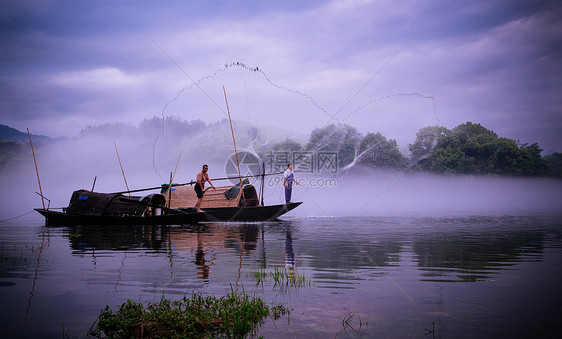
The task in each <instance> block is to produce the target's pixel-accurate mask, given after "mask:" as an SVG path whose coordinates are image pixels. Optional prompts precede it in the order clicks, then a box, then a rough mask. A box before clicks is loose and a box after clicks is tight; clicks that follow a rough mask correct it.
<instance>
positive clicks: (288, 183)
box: [283, 163, 300, 204]
mask: <svg viewBox="0 0 562 339" xmlns="http://www.w3.org/2000/svg"><path fill="white" fill-rule="evenodd" d="M293 181H294V182H295V184H297V185H300V184H299V182H298V181H297V179H295V175H294V174H293V164H292V163H289V164H288V165H287V169H286V170H285V173H283V183H284V185H285V202H286V203H287V204H288V203H290V202H291V193H292V191H293Z"/></svg>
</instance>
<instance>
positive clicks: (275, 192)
mask: <svg viewBox="0 0 562 339" xmlns="http://www.w3.org/2000/svg"><path fill="white" fill-rule="evenodd" d="M227 126H228V125H226V124H219V125H217V126H216V128H215V129H213V130H215V131H216V135H208V134H207V135H201V134H193V133H192V134H188V136H186V137H184V138H183V139H181V140H178V139H175V138H172V137H170V135H168V136H167V134H166V133H161V131H160V130H158V129H155V131H154V135H150V136H146V135H145V136H136V137H133V138H131V137H130V136H125V134H126V133H119V131H117V132H116V133H115V134H114V135H111V136H107V135H96V134H95V133H86V134H84V135H82V136H80V137H78V138H75V139H72V140H70V141H61V142H58V143H53V144H49V145H44V146H41V145H39V146H38V147H37V149H36V155H37V165H38V169H39V175H40V179H41V184H42V191H43V194H44V196H45V197H47V198H48V199H50V200H51V201H50V203H49V202H46V205H47V206H49V205H50V207H59V208H60V207H66V206H67V205H68V201H69V199H70V196H71V193H72V192H73V191H74V190H77V189H92V187H93V185H94V180H95V191H98V192H119V191H125V190H127V186H126V184H125V180H124V177H123V173H122V170H123V172H124V173H125V178H126V180H127V185H128V187H129V189H131V190H134V189H140V188H147V187H158V186H160V185H161V184H163V183H168V182H169V180H170V175H173V176H174V179H173V181H174V182H175V183H186V182H189V181H191V180H194V179H195V177H196V174H197V172H198V171H199V170H200V169H201V166H202V164H208V165H209V174H210V176H211V178H223V177H226V176H232V175H233V174H234V175H235V174H236V173H233V170H232V169H233V168H234V167H232V159H231V158H229V157H230V156H231V155H232V154H233V148H232V146H231V141H232V139H229V133H228V132H229V131H228V129H227ZM249 134H251V133H248V134H246V135H243V134H242V133H241V134H240V135H239V139H238V140H239V141H240V142H239V145H241V146H239V148H238V151H239V152H240V153H244V152H246V153H251V152H253V151H254V147H258V146H259V144H260V143H262V142H266V141H267V140H269V139H270V138H269V139H268V136H266V135H261V136H259V137H257V138H254V137H255V136H252V135H249ZM218 136H222V137H220V138H219V137H218ZM248 137H251V138H252V140H254V143H253V144H252V143H251V142H248V140H246V139H245V138H248ZM116 147H117V150H118V152H119V155H120V159H121V165H122V167H123V168H122V170H121V166H120V164H119V161H118V158H117V154H116V153H117V152H116ZM263 161H264V162H267V161H268V160H267V159H263ZM229 162H230V167H229V166H228V165H229ZM229 168H230V169H229ZM277 170H279V169H278V168H273V167H271V168H270V166H267V168H266V172H271V171H277ZM242 174H243V175H244V174H248V168H247V166H246V167H245V166H244V165H243V166H242ZM296 177H297V180H299V181H300V182H301V183H302V185H301V186H295V187H294V188H293V199H292V200H293V201H302V202H303V205H302V206H300V207H299V208H297V209H296V210H294V211H293V212H291V213H289V214H288V215H287V216H286V217H287V218H291V217H330V216H385V215H411V216H416V215H420V216H421V215H436V214H437V215H459V214H462V215H466V214H474V215H483V214H484V215H486V214H521V213H525V214H528V213H554V212H559V211H562V181H561V180H554V179H544V178H509V177H479V176H437V175H430V174H425V173H408V172H385V171H380V170H377V169H371V170H369V171H356V170H353V169H351V170H349V171H345V172H344V171H339V172H338V173H335V174H334V175H333V176H325V175H324V174H322V176H321V175H316V174H314V173H301V172H297V173H296ZM214 184H215V185H216V186H223V185H231V184H232V182H231V181H229V180H224V181H218V180H217V181H215V182H214ZM254 184H255V185H256V187H257V188H258V190H259V189H260V188H259V186H260V182H259V181H254ZM283 190H284V189H283V185H282V176H281V175H274V176H268V177H266V178H265V194H264V200H265V204H266V205H272V204H281V203H284V192H283ZM0 192H1V193H2V196H3V198H4V199H3V202H2V204H0V220H5V219H9V218H13V217H17V216H21V215H24V214H26V216H25V217H26V218H30V217H33V218H40V216H39V215H38V214H37V213H35V212H33V213H29V212H30V211H32V209H33V208H36V207H41V206H42V202H41V198H40V197H39V195H37V194H36V193H35V192H39V187H38V183H37V176H36V173H35V167H34V162H33V158H32V157H31V150H30V152H29V157H28V160H27V161H24V162H21V163H19V164H17V165H14V166H12V167H11V168H8V169H4V170H3V172H2V175H1V176H0ZM147 193H148V192H140V193H135V194H136V195H144V194H147ZM27 213H29V214H27Z"/></svg>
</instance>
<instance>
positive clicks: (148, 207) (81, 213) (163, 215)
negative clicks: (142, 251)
mask: <svg viewBox="0 0 562 339" xmlns="http://www.w3.org/2000/svg"><path fill="white" fill-rule="evenodd" d="M165 203H166V199H165V198H164V196H163V195H162V194H150V195H147V196H144V197H137V196H125V195H123V194H121V193H98V192H90V191H87V190H78V191H74V192H73V193H72V197H71V198H70V203H69V204H68V207H66V208H63V209H62V211H54V210H51V209H40V208H36V209H35V210H36V211H37V212H39V213H41V215H43V216H44V217H45V223H46V224H47V225H185V224H194V223H198V222H199V221H202V220H203V219H204V217H205V215H204V213H200V212H199V213H197V212H195V211H181V210H175V209H171V208H167V207H166V206H165Z"/></svg>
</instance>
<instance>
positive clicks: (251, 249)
mask: <svg viewBox="0 0 562 339" xmlns="http://www.w3.org/2000/svg"><path fill="white" fill-rule="evenodd" d="M560 220H562V219H560V218H555V217H552V218H548V217H540V218H526V217H513V218H511V217H498V218H494V217H467V218H386V219H385V218H363V219H362V218H325V219H318V218H317V219H307V218H301V219H295V220H290V221H283V222H266V223H234V224H228V223H205V224H201V225H195V226H167V227H163V226H127V227H123V226H115V227H110V226H87V227H86V226H72V227H57V228H54V227H43V226H39V225H33V226H27V227H7V226H4V225H1V224H0V232H1V233H2V234H3V237H2V239H1V240H2V241H1V242H0V245H1V249H0V292H2V294H1V297H2V300H3V302H4V304H5V306H6V307H5V308H4V311H3V312H2V316H3V318H4V319H7V320H6V323H7V324H13V325H11V326H12V327H11V329H10V330H9V331H8V333H11V334H14V335H8V336H6V337H20V336H18V335H15V334H16V333H19V332H18V331H20V329H23V328H26V326H29V324H33V326H35V327H36V328H38V329H44V328H45V326H44V323H45V322H49V323H52V324H55V323H56V324H59V323H60V320H61V319H65V323H66V321H67V319H72V320H73V322H74V324H73V326H72V332H73V333H74V334H75V336H80V333H85V332H86V331H87V329H88V328H89V327H90V326H91V324H92V322H93V321H94V320H95V318H96V317H97V315H98V314H99V309H100V307H103V306H104V305H105V304H111V305H118V304H120V303H122V302H124V301H125V300H126V299H128V298H133V299H135V300H142V301H147V300H158V299H159V298H161V296H162V295H166V296H167V297H169V296H172V297H174V298H175V297H180V296H182V295H186V294H189V293H192V292H201V293H204V294H214V295H217V296H220V295H224V293H227V292H228V291H230V288H231V287H232V286H234V287H238V286H243V287H244V288H246V291H249V290H250V289H252V288H254V286H256V282H255V279H253V278H252V273H253V272H255V271H258V270H260V269H267V270H268V271H272V270H273V269H274V268H283V267H285V268H286V269H288V270H290V271H292V272H295V271H296V269H297V268H298V270H299V274H304V275H305V276H306V279H307V280H308V281H312V282H313V284H312V286H311V287H310V288H308V287H307V288H303V289H297V290H291V291H290V292H291V293H287V294H282V293H281V294H280V293H278V292H279V291H278V290H273V289H271V288H268V286H267V283H266V287H265V288H261V289H259V290H258V288H257V287H256V288H255V289H252V293H254V292H255V293H259V294H260V295H262V294H263V295H265V298H266V299H270V300H274V299H276V298H279V299H282V298H285V299H286V300H283V301H286V302H287V303H288V304H290V306H291V307H294V308H295V309H296V310H298V312H295V314H294V315H292V319H291V325H290V326H289V325H287V326H285V325H281V324H277V325H279V326H285V327H284V330H285V331H286V332H282V331H283V330H279V329H278V328H277V327H275V326H272V328H271V329H270V331H271V332H267V330H265V332H264V334H267V333H273V334H274V335H273V336H275V333H285V334H286V333H289V332H287V331H292V332H291V333H299V334H300V333H301V331H304V332H302V333H306V334H309V335H307V336H314V335H316V336H322V337H330V336H331V337H333V336H334V334H335V333H338V330H339V329H338V328H337V327H338V325H339V324H340V323H341V320H342V318H343V317H344V316H345V314H347V312H358V313H357V314H358V315H361V317H362V318H363V317H364V318H368V319H369V322H370V324H372V326H371V325H370V326H369V329H368V331H371V330H372V331H376V333H375V332H366V333H367V334H366V336H367V337H376V336H381V337H384V336H385V334H386V336H388V335H389V333H390V336H393V334H395V333H396V334H397V335H396V337H412V336H416V335H417V334H419V331H420V330H421V331H422V333H423V329H424V328H428V326H430V325H431V323H432V322H433V321H437V324H438V325H439V326H441V329H443V328H445V326H448V328H447V330H448V331H449V332H448V333H447V334H448V336H450V337H458V334H461V336H462V334H464V333H468V332H466V331H467V330H468V331H470V330H472V331H473V332H478V333H482V331H483V328H484V327H485V326H488V328H490V329H493V330H496V329H503V328H509V326H511V325H513V324H519V323H523V321H519V320H525V319H528V318H529V317H530V315H529V314H530V313H532V314H531V315H532V316H533V317H534V318H532V319H533V322H532V323H533V324H540V325H546V326H548V325H549V324H550V320H549V321H546V320H544V319H553V318H556V317H555V316H556V315H559V311H557V310H558V309H559V307H555V306H557V305H562V304H561V303H560V302H562V301H561V300H560V297H558V296H559V295H562V294H561V293H559V292H560V288H559V279H558V278H557V274H558V276H559V275H560V274H562V272H561V271H560V268H559V267H560V265H559V262H560V260H561V259H562V258H561V255H562V252H561V251H560V249H561V248H562V226H561V222H560ZM553 300H554V303H553ZM551 304H552V305H553V306H552V307H550V306H549V305H551ZM53 305H57V306H56V307H58V308H59V309H57V311H56V312H55V311H53V307H54V306H53ZM545 305H547V306H545ZM26 308H27V310H26ZM12 309H16V310H17V311H16V312H13V311H11V310H12ZM498 310H499V311H498ZM528 310H532V311H528ZM556 312H558V313H556ZM27 314H29V317H27ZM549 317H550V318H549ZM84 319H85V320H84ZM412 319H413V320H412ZM459 319H468V320H467V321H470V324H478V326H470V325H466V326H463V324H461V321H460V320H459ZM513 319H517V321H515V320H513ZM80 321H81V322H83V323H84V324H81V325H79V323H80ZM68 323H70V320H69V322H68ZM552 323H554V322H552ZM334 324H336V328H334V326H333V325H334ZM404 324H409V326H410V328H409V329H405V327H404ZM309 326H314V327H315V328H322V329H325V328H332V329H331V330H328V332H329V333H328V332H321V334H322V335H319V334H318V333H316V332H310V330H308V331H309V332H306V331H307V328H309ZM330 326H331V327H330ZM476 327H478V328H476ZM535 327H536V328H538V325H537V326H535ZM78 328H80V330H78ZM82 328H84V329H83V331H82ZM22 331H23V330H22ZM80 331H82V332H80ZM323 331H324V330H323ZM416 331H417V332H416ZM78 332H80V333H78ZM53 333H54V332H53ZM56 333H57V334H59V333H60V328H59V331H57V332H56ZM319 333H320V332H319ZM493 333H495V332H493ZM324 334H325V335H324ZM0 336H2V337H3V335H0ZM265 336H266V337H268V336H267V335H265ZM303 336H304V334H303ZM35 337H41V336H40V335H36V336H35ZM474 337H478V336H474Z"/></svg>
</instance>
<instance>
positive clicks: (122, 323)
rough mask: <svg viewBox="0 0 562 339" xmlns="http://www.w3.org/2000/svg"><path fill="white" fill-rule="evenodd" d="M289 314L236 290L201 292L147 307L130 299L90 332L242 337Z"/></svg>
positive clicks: (104, 313)
mask: <svg viewBox="0 0 562 339" xmlns="http://www.w3.org/2000/svg"><path fill="white" fill-rule="evenodd" d="M288 314H289V309H287V308H286V307H285V306H283V305H281V304H277V305H274V306H272V307H271V308H270V307H269V306H268V305H267V304H266V303H265V302H264V301H263V300H261V299H260V298H256V297H251V296H249V295H248V294H246V293H244V292H242V293H236V292H235V291H234V290H231V293H229V294H227V295H226V296H223V297H220V298H217V297H214V296H203V295H202V294H200V293H196V294H193V295H192V296H191V298H187V297H186V296H184V297H183V298H182V299H181V300H168V299H166V298H164V297H163V298H162V299H161V300H160V301H159V302H155V303H152V302H149V303H148V305H147V306H146V307H145V306H144V305H142V304H141V303H137V302H135V301H133V300H130V299H129V300H127V302H125V303H124V304H122V305H121V307H119V309H118V310H117V311H116V312H114V311H112V310H111V309H110V308H109V306H106V307H105V309H104V310H103V311H102V312H101V313H100V315H99V317H98V319H97V320H96V323H94V325H92V328H91V329H90V331H89V334H90V335H92V336H95V337H98V338H104V337H108V338H114V337H119V338H123V337H127V338H128V337H131V338H133V337H134V338H139V337H142V338H184V337H185V338H202V337H227V338H243V337H245V336H247V335H248V334H249V333H250V332H252V331H255V330H256V329H257V326H259V325H260V324H261V323H262V322H263V320H264V319H265V318H267V317H271V318H272V319H278V318H279V317H280V316H282V315H288ZM94 326H95V328H94Z"/></svg>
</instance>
